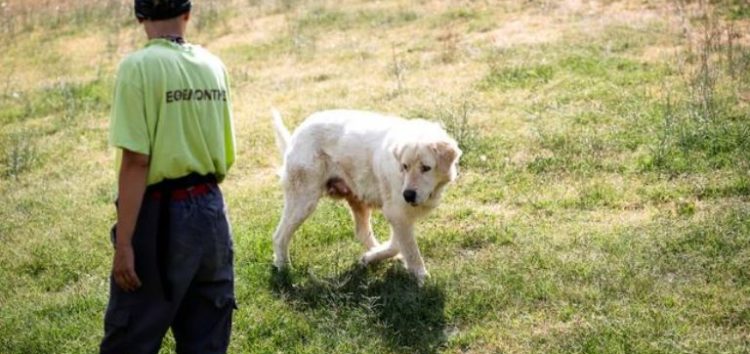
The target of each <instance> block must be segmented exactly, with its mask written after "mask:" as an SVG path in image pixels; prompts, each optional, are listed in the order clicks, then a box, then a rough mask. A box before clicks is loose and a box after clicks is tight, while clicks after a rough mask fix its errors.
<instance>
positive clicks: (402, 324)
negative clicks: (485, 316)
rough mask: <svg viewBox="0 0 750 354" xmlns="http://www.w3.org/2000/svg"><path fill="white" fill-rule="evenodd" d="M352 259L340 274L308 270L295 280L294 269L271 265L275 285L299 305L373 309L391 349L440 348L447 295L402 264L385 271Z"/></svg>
mask: <svg viewBox="0 0 750 354" xmlns="http://www.w3.org/2000/svg"><path fill="white" fill-rule="evenodd" d="M384 266H386V265H380V266H377V265H376V266H375V268H366V267H362V266H359V265H356V264H355V265H352V266H351V267H350V268H349V269H348V270H346V271H344V272H342V273H340V274H337V275H336V276H333V277H330V278H325V279H319V278H317V277H315V276H314V275H313V274H307V277H305V279H302V280H301V281H299V282H297V283H295V282H294V281H293V280H294V279H293V278H294V277H295V276H294V274H292V273H296V272H290V271H288V270H282V271H278V270H276V269H275V268H273V267H272V269H271V276H270V279H269V280H270V283H271V284H270V285H271V287H272V289H273V291H274V292H275V293H276V294H278V295H279V296H281V297H282V298H284V299H285V300H287V301H289V302H291V303H293V304H294V305H295V306H296V307H298V308H299V309H301V310H305V309H320V308H331V309H332V310H335V309H340V308H347V307H348V308H351V309H355V308H363V309H366V311H368V312H370V313H371V314H372V315H371V316H372V321H373V322H374V324H375V325H374V326H372V327H373V328H379V329H380V330H381V332H382V333H381V335H382V336H383V339H384V341H385V342H386V343H388V345H389V346H390V347H391V348H390V349H391V350H392V351H394V352H400V353H436V352H438V349H439V348H440V347H441V345H442V344H443V343H445V340H446V337H445V322H446V321H445V313H444V307H445V295H444V293H443V290H442V289H441V288H440V287H439V286H437V285H435V284H430V282H428V283H427V284H425V285H424V286H423V287H419V286H418V285H417V282H416V279H415V278H414V277H413V276H411V275H410V274H409V273H407V272H406V271H405V270H404V269H403V267H401V266H400V265H398V264H391V265H390V266H389V267H388V268H387V269H386V270H385V272H383V274H382V275H379V276H376V275H375V274H373V273H375V271H376V269H382V268H383V267H384Z"/></svg>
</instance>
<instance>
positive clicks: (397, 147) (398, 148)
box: [391, 144, 406, 164]
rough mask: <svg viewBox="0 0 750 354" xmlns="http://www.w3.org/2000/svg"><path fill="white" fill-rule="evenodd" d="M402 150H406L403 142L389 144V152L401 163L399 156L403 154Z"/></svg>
mask: <svg viewBox="0 0 750 354" xmlns="http://www.w3.org/2000/svg"><path fill="white" fill-rule="evenodd" d="M404 150H406V146H405V145H404V144H394V145H393V146H391V153H392V154H393V157H394V158H395V159H396V161H398V162H399V164H400V163H401V157H402V156H403V155H404Z"/></svg>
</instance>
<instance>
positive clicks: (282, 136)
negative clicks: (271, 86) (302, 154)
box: [271, 108, 291, 159]
mask: <svg viewBox="0 0 750 354" xmlns="http://www.w3.org/2000/svg"><path fill="white" fill-rule="evenodd" d="M271 115H273V131H274V133H276V146H277V147H278V148H279V153H281V158H282V159H283V158H284V155H285V154H286V149H287V147H288V146H289V140H290V139H291V137H290V135H289V129H287V128H286V126H284V121H282V120H281V113H279V111H278V110H277V109H276V108H271Z"/></svg>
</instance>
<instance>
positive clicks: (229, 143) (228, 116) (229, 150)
mask: <svg viewBox="0 0 750 354" xmlns="http://www.w3.org/2000/svg"><path fill="white" fill-rule="evenodd" d="M224 78H225V80H226V86H227V104H226V105H225V106H224V122H225V123H224V144H225V146H224V151H226V161H227V171H228V170H229V168H230V167H232V165H234V160H235V149H236V146H235V142H234V119H233V117H232V95H231V85H230V82H229V74H228V73H227V71H226V68H224Z"/></svg>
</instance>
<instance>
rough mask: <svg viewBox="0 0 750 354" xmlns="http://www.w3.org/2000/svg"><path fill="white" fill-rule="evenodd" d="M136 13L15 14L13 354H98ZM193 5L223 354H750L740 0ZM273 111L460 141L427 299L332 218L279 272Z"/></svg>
mask: <svg viewBox="0 0 750 354" xmlns="http://www.w3.org/2000/svg"><path fill="white" fill-rule="evenodd" d="M130 3H131V2H130V1H119V0H108V1H103V0H81V1H72V0H69V1H54V2H53V1H43V0H34V1H22V0H5V1H2V2H0V53H1V54H0V79H1V80H0V243H2V247H0V353H3V354H15V353H34V354H38V353H93V352H96V350H97V346H98V342H99V341H100V339H101V336H102V327H103V323H102V317H103V313H104V307H105V305H106V300H107V291H108V273H109V269H110V265H111V256H112V249H111V245H110V244H109V240H108V228H109V226H110V225H111V224H112V223H113V222H114V219H115V212H114V208H113V205H112V201H113V200H114V192H115V174H114V161H113V156H114V153H113V150H112V149H111V148H109V147H108V146H107V129H108V112H109V107H110V103H111V95H112V85H113V78H114V77H113V76H114V71H115V68H116V65H117V63H118V61H119V60H120V59H121V58H122V57H123V56H124V55H126V54H127V53H129V52H131V51H133V50H135V49H137V48H139V47H140V46H141V45H142V44H143V43H144V35H143V34H142V31H141V29H140V28H139V27H138V26H137V25H136V23H135V21H134V20H133V18H132V14H131V12H130V11H131V10H130V9H129V7H128V5H129V4H130ZM194 5H195V11H194V12H195V14H194V18H193V21H192V24H191V27H190V29H189V36H188V38H189V40H191V41H192V42H195V43H199V44H202V45H204V46H206V47H207V48H209V49H210V50H211V51H213V52H214V53H216V54H218V55H219V56H220V57H221V58H223V59H224V61H225V63H226V64H227V66H228V68H229V70H230V72H231V75H232V80H233V81H232V85H233V90H234V93H233V94H234V96H233V97H234V112H235V123H236V132H237V137H238V150H239V156H238V160H237V164H236V165H235V167H234V168H233V170H232V171H231V175H230V176H229V177H228V179H227V180H226V182H225V183H224V184H223V189H224V191H225V194H226V198H227V203H228V204H229V209H230V214H231V219H232V226H233V232H234V240H235V253H236V263H235V266H236V275H237V286H236V291H237V297H238V301H239V306H240V308H239V310H238V311H237V312H236V316H235V321H234V329H233V334H232V341H231V346H230V351H231V352H232V353H748V352H750V203H749V202H750V174H749V171H750V5H747V2H745V1H742V0H729V1H712V2H711V4H705V3H701V2H683V1H656V0H655V1H635V0H627V1H576V0H569V1H544V0H542V1H523V2H521V1H491V0H487V1H468V0H467V1H431V0H425V1H407V0H384V1H364V0H343V1H323V0H320V1H312V0H311V1H303V0H246V1H240V0H231V1H230V0H222V1H219V0H213V1H212V0H197V1H194ZM271 106H276V107H278V108H279V109H280V110H281V111H282V113H283V115H284V117H285V119H286V120H287V122H288V123H290V125H292V126H295V125H296V124H297V123H299V122H300V121H301V120H302V119H303V118H304V117H305V116H306V115H307V114H309V113H311V112H314V111H316V110H320V109H326V108H334V107H348V108H360V109H370V110H376V111H381V112H388V113H393V114H398V115H402V116H405V117H427V118H429V119H433V120H438V121H441V122H443V124H445V126H446V127H447V128H448V130H449V131H450V132H451V133H452V134H453V135H454V136H455V137H456V138H457V139H458V140H459V142H460V145H461V147H462V149H463V150H464V156H463V158H462V161H461V171H460V176H459V179H458V180H457V182H456V183H455V184H454V185H453V186H451V187H450V188H449V189H448V192H447V195H446V196H445V199H444V203H443V204H442V205H441V207H440V208H439V209H438V210H436V211H435V212H434V213H433V214H432V215H431V216H430V217H429V218H428V219H426V220H424V221H423V222H422V223H420V224H419V226H418V228H417V232H418V242H419V244H420V247H421V249H422V252H423V255H424V258H425V261H426V264H427V267H428V269H429V271H430V273H431V278H429V279H428V281H427V283H426V285H425V286H424V287H422V288H419V287H417V286H416V284H415V282H414V281H413V280H412V279H411V278H410V277H409V276H408V275H407V274H406V273H405V272H404V271H403V270H402V267H401V266H400V264H398V263H397V262H386V263H384V264H380V265H377V266H373V267H370V268H368V269H359V268H357V267H356V266H355V263H356V260H357V259H358V257H359V256H360V254H361V253H362V252H363V249H362V248H361V245H360V244H359V242H358V241H356V240H355V239H354V237H353V232H352V224H351V221H350V218H349V214H348V211H347V209H346V208H345V206H344V204H337V203H334V202H331V201H326V202H324V203H322V204H321V206H320V207H319V209H318V211H317V212H316V214H314V216H313V217H312V218H311V219H310V220H309V222H308V223H306V224H305V225H304V226H303V227H302V228H301V230H300V231H299V232H298V234H297V237H296V238H295V242H294V244H293V246H292V259H293V262H294V265H295V268H294V269H293V270H292V271H291V272H289V273H285V274H276V273H274V272H272V270H271V257H272V252H271V235H272V232H273V229H274V227H275V225H276V222H277V220H278V217H279V213H280V210H281V206H282V202H281V191H280V188H279V186H278V181H277V178H276V176H275V169H276V167H277V166H278V163H279V161H278V154H277V152H276V150H275V145H274V143H273V133H272V130H271V125H270V113H269V108H270V107H271ZM374 227H375V231H376V233H377V235H378V237H379V238H380V239H383V238H384V237H386V236H387V225H386V223H385V222H384V220H383V218H382V217H381V216H380V215H378V216H377V217H376V219H375V225H374ZM172 342H173V341H172V339H171V337H169V338H168V339H167V340H166V341H165V345H164V346H163V348H162V353H172V352H173V348H172V347H173V346H172Z"/></svg>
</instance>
